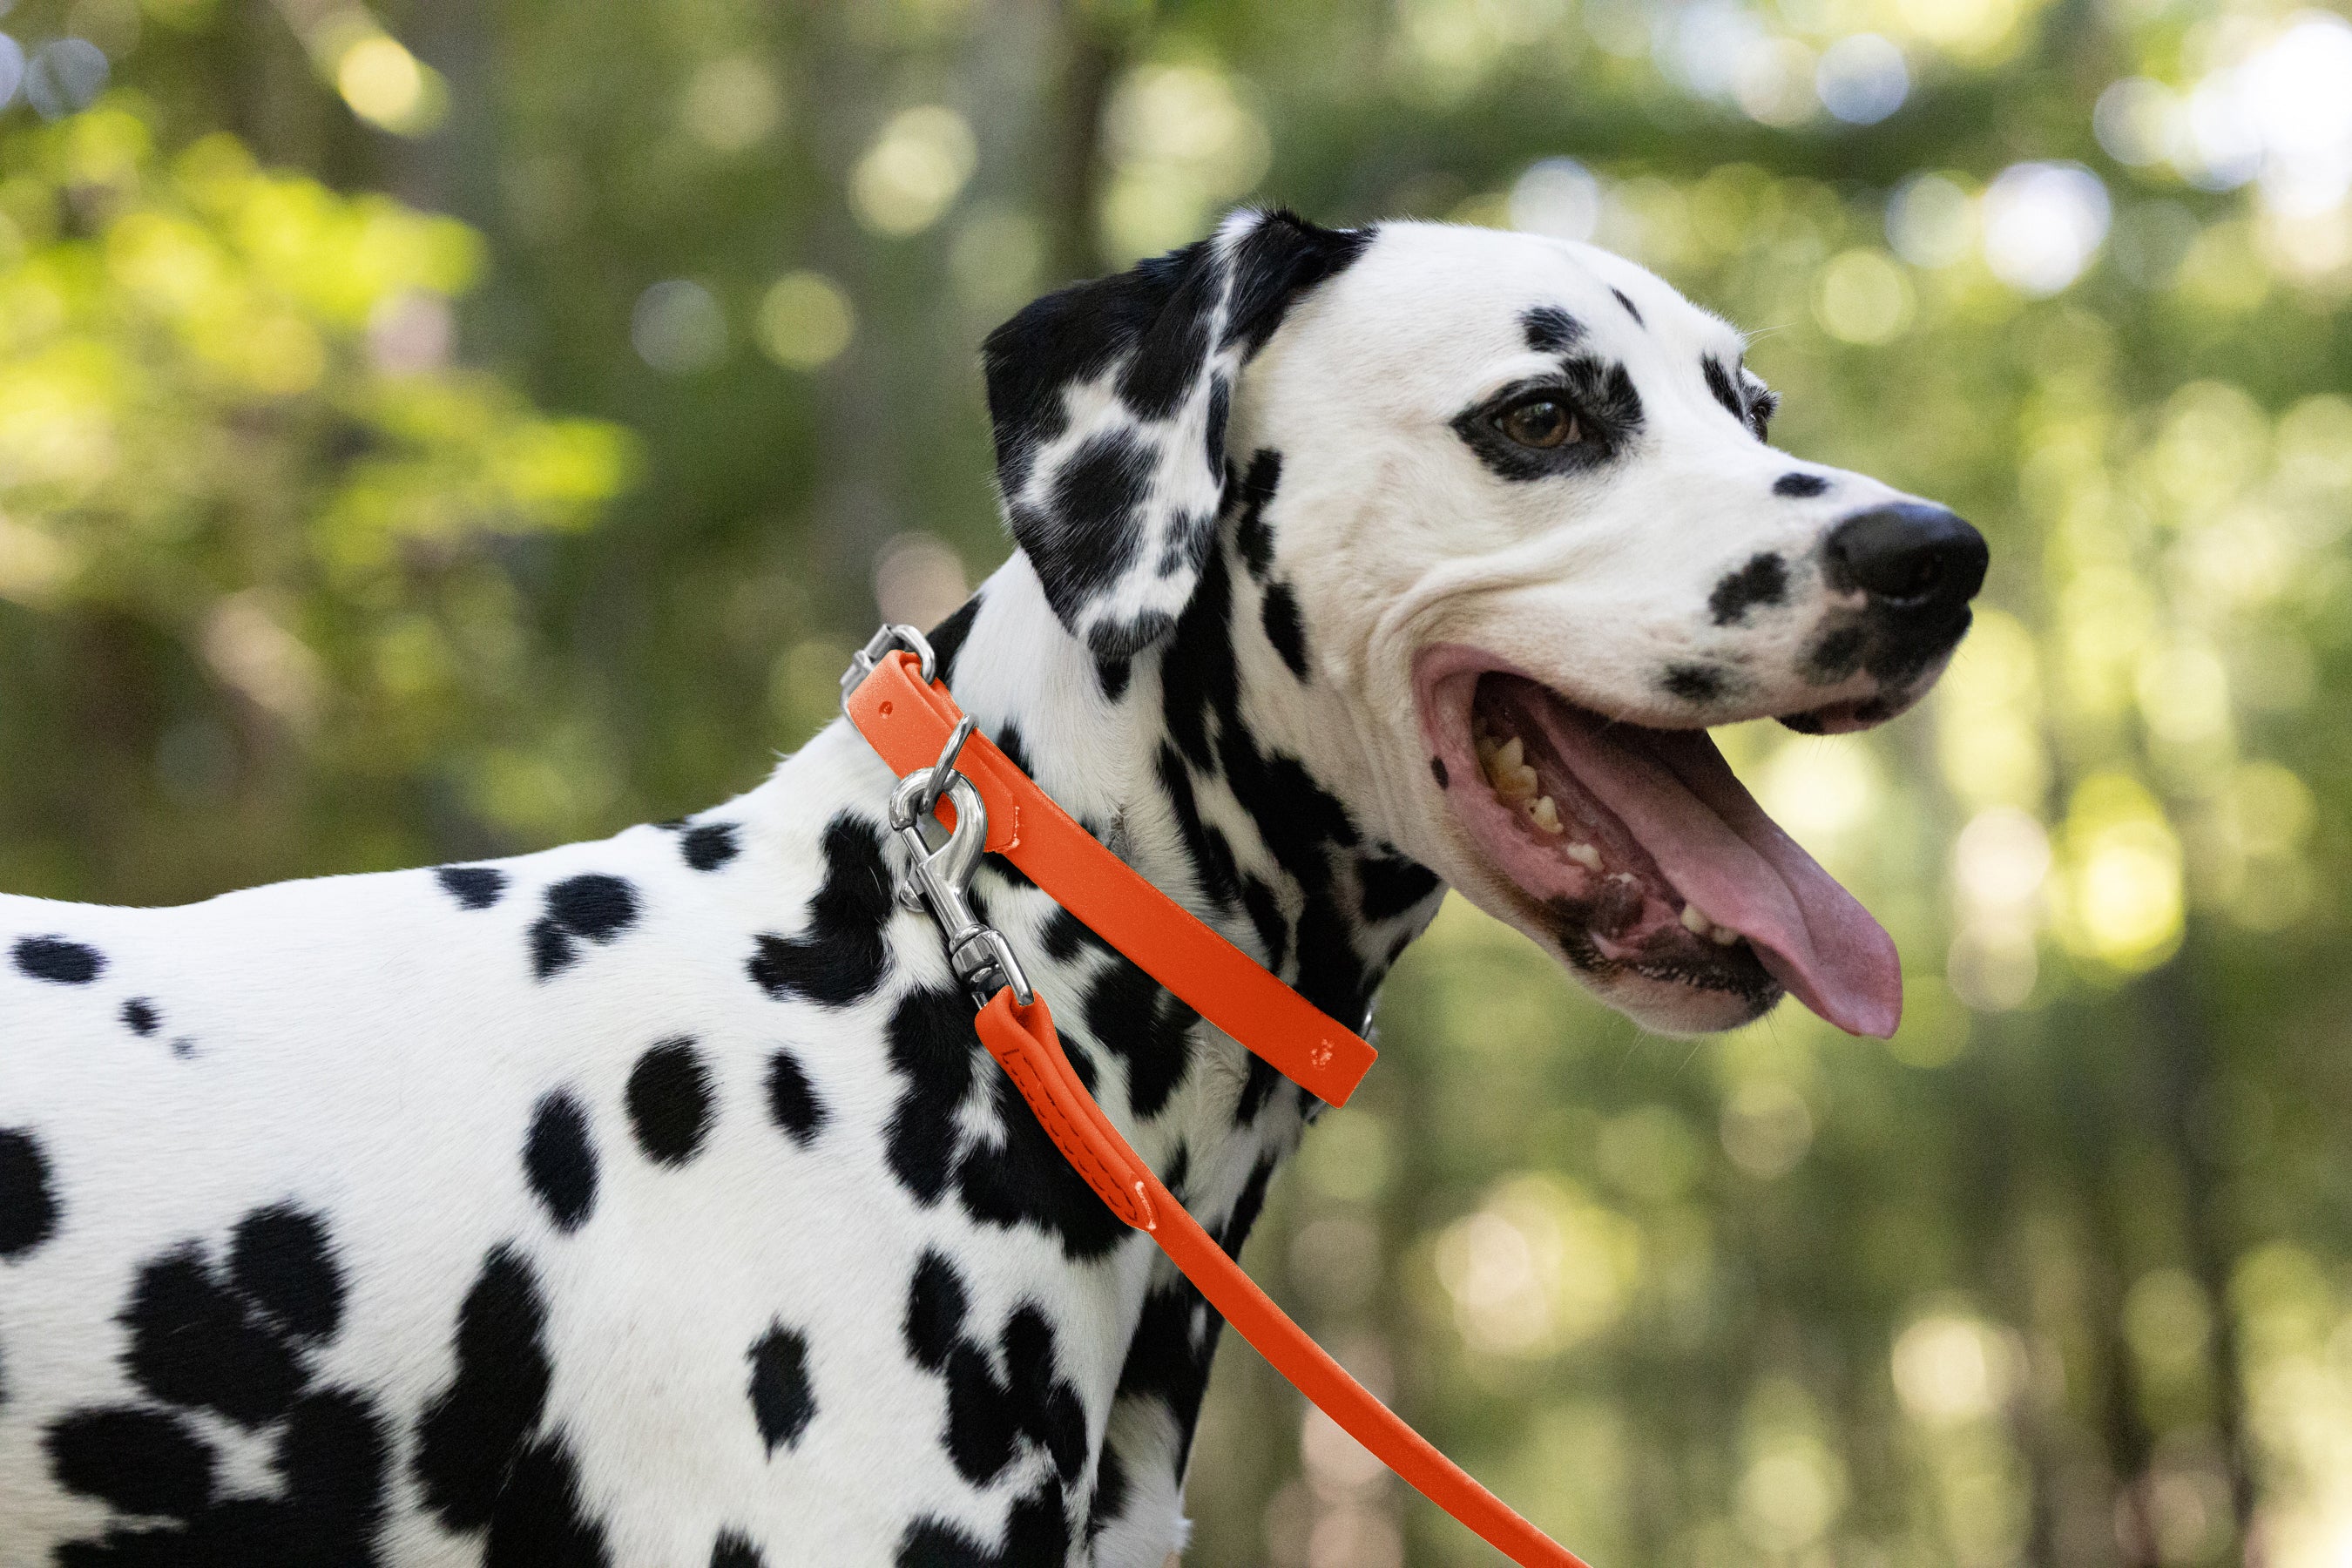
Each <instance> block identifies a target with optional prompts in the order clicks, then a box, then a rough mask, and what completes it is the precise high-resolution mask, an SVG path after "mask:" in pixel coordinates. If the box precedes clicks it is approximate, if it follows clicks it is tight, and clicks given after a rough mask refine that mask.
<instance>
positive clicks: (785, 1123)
mask: <svg viewBox="0 0 2352 1568" xmlns="http://www.w3.org/2000/svg"><path fill="white" fill-rule="evenodd" d="M768 1114H769V1116H770V1117H771V1118H772V1119H773V1120H774V1121H775V1123H776V1125H777V1126H779V1127H781V1128H782V1129H783V1130H784V1131H785V1132H786V1133H787V1134H788V1135H789V1136H790V1137H791V1138H792V1141H793V1142H795V1143H797V1144H799V1145H800V1146H801V1147H802V1148H803V1149H805V1148H807V1147H808V1146H809V1144H810V1143H812V1142H814V1141H815V1139H816V1135H817V1133H818V1132H819V1131H821V1130H823V1128H824V1119H825V1109H824V1100H820V1099H818V1098H817V1092H816V1087H815V1086H814V1084H812V1083H810V1082H809V1077H808V1074H807V1072H805V1071H804V1070H803V1068H802V1067H801V1064H800V1059H799V1058H797V1057H794V1056H793V1053H792V1052H790V1051H788V1050H785V1049H784V1048H782V1047H777V1049H776V1053H775V1054H774V1055H773V1056H772V1057H770V1058H768Z"/></svg>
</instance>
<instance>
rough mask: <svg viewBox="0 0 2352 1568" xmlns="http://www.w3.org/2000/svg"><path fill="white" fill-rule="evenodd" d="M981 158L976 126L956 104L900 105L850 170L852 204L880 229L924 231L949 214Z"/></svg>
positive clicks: (869, 223) (895, 234) (896, 233)
mask: <svg viewBox="0 0 2352 1568" xmlns="http://www.w3.org/2000/svg"><path fill="white" fill-rule="evenodd" d="M979 159H980V150H979V145H978V143H977V142H974V141H973V139H972V134H971V124H970V122H969V121H966V120H965V119H964V117H963V116H962V115H961V114H958V113H957V112H956V111H955V110H952V109H948V108H945V107H943V106H942V105H940V104H936V103H926V104H919V105H917V106H916V107H915V108H912V109H905V110H899V111H898V113H897V114H895V115H893V116H891V118H890V120H889V121H888V122H887V123H886V124H885V125H884V126H883V127H882V130H881V133H880V134H878V135H877V136H876V137H875V139H874V142H873V144H872V145H871V146H869V147H868V148H867V149H866V153H865V155H864V156H863V157H861V158H860V159H858V161H857V165H856V168H855V169H854V170H853V171H852V172H851V174H850V181H849V192H850V200H851V203H852V205H853V206H854V207H855V209H856V213H857V216H858V220H859V221H860V222H862V223H864V224H865V225H866V226H867V227H868V228H870V229H872V230H874V231H875V232H876V233H877V234H884V235H890V236H893V237H902V238H903V237H906V236H908V235H913V234H920V233H921V232H922V231H923V230H925V229H927V228H929V227H930V226H932V225H933V224H935V223H937V222H939V221H940V218H941V217H943V216H946V214H947V210H948V208H949V207H950V205H953V203H954V201H955V199H956V197H957V195H959V194H961V191H962V190H963V187H964V182H965V181H967V180H969V179H971V174H972V169H973V167H974V166H975V165H976V164H977V163H978V162H979Z"/></svg>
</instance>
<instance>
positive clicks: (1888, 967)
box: [1544, 703, 1903, 1039]
mask: <svg viewBox="0 0 2352 1568" xmlns="http://www.w3.org/2000/svg"><path fill="white" fill-rule="evenodd" d="M1544 718H1545V720H1546V721H1547V727H1548V728H1549V729H1550V730H1552V731H1553V732H1554V739H1555V741H1556V742H1558V743H1559V744H1560V745H1561V747H1562V750H1563V752H1564V753H1565V755H1566V756H1567V757H1568V759H1569V760H1570V762H1571V763H1572V764H1573V766H1574V768H1575V772H1576V776H1577V778H1578V779H1579V780H1580V782H1582V783H1583V784H1585V786H1586V787H1587V788H1589V789H1591V791H1592V793H1593V794H1594V795H1597V796H1599V797H1600V799H1601V804H1602V805H1606V806H1607V807H1608V808H1609V809H1610V810H1611V811H1612V812H1615V813H1616V814H1617V817H1618V820H1619V821H1621V822H1622V823H1623V824H1624V825H1625V827H1626V830H1627V831H1628V832H1630V833H1632V834H1633V837H1634V838H1635V839H1636V840H1637V841H1638V842H1639V843H1640V844H1641V846H1642V847H1643V848H1644V849H1646V850H1648V851H1649V852H1650V856H1651V858H1653V859H1654V860H1655V861H1657V863H1658V869H1659V870H1661V871H1663V872H1664V873H1665V875H1666V879H1668V880H1669V881H1671V882H1673V883H1674V885H1675V888H1676V889H1679V890H1680V891H1681V893H1682V895H1683V897H1684V898H1685V899H1686V900H1689V901H1690V902H1692V903H1694V904H1696V905H1697V906H1698V907H1699V908H1700V909H1702V910H1706V913H1707V915H1708V917H1709V918H1710V919H1712V920H1713V921H1715V922H1716V923H1717V925H1726V926H1729V927H1730V928H1731V929H1732V930H1733V931H1738V933H1739V934H1740V935H1742V936H1744V937H1746V938H1747V939H1748V942H1750V943H1752V944H1753V945H1754V946H1755V948H1756V952H1757V955H1758V956H1759V958H1761V959H1762V960H1763V963H1764V967H1765V968H1766V969H1767V970H1769V971H1770V972H1771V974H1772V977H1773V978H1774V979H1776V980H1778V981H1780V984H1783V985H1785V986H1787V987H1788V988H1789V990H1790V994H1793V995H1794V996H1795V997H1796V998H1797V1000H1798V1001H1800V1002H1802V1003H1803V1004H1804V1005H1806V1006H1808V1007H1811V1009H1812V1010H1813V1011H1814V1012H1816V1013H1818V1014H1820V1015H1821V1016H1822V1017H1824V1018H1826V1019H1828V1020H1829V1021H1830V1022H1831V1023H1832V1024H1835V1025H1836V1026H1838V1027H1839V1028H1841V1029H1843V1030H1845V1031H1847V1032H1848V1033H1850V1034H1855V1035H1875V1036H1877V1037H1879V1038H1881V1039H1885V1037H1887V1036H1889V1035H1892V1034H1893V1033H1895V1025H1896V1023H1897V1022H1899V1021H1900V1020H1901V1018H1902V1016H1903V969H1902V964H1901V962H1900V960H1899V959H1898V958H1897V957H1896V955H1895V939H1894V938H1893V937H1890V936H1888V935H1887V934H1886V929H1885V927H1884V926H1882V925H1880V924H1879V923H1878V922H1877V921H1875V920H1873V919H1872V918H1871V915H1870V911H1869V910H1865V909H1864V908H1863V907H1862V905H1861V904H1859V903H1857V902H1856V901H1855V900H1854V897H1853V894H1851V893H1849V892H1847V891H1846V890H1845V889H1843V888H1842V887H1840V886H1838V883H1837V879H1835V878H1833V877H1832V876H1831V875H1830V874H1829V873H1828V872H1827V871H1824V870H1822V868H1821V863H1820V862H1819V861H1817V860H1815V859H1814V858H1812V857H1811V856H1810V855H1808V854H1806V853H1805V851H1804V850H1803V848H1802V847H1800V846H1799V845H1798V843H1797V841H1796V840H1795V839H1793V838H1791V837H1789V836H1788V835H1787V834H1786V833H1783V832H1782V831H1780V824H1779V823H1777V822H1774V821H1773V820H1772V819H1771V818H1770V817H1769V816H1766V815H1765V814H1764V808H1763V807H1762V806H1760V805H1757V804H1756V797H1755V796H1753V795H1749V794H1748V789H1747V786H1746V785H1744V784H1741V783H1740V782H1739V780H1738V778H1737V777H1735V776H1734V775H1733V773H1732V772H1731V766H1730V764H1729V763H1726V762H1725V761H1724V760H1723V753H1722V752H1718V751H1717V750H1716V749H1715V742H1713V741H1712V740H1710V739H1708V738H1707V735H1706V731H1698V730H1637V729H1632V728H1629V727H1627V726H1622V725H1609V726H1604V725H1603V724H1602V723H1601V721H1599V720H1597V719H1595V718H1594V717H1593V716H1591V715H1590V714H1586V713H1584V712H1581V711H1580V710H1573V709H1569V708H1566V707H1563V706H1560V705H1558V704H1552V703H1547V704H1545V713H1544Z"/></svg>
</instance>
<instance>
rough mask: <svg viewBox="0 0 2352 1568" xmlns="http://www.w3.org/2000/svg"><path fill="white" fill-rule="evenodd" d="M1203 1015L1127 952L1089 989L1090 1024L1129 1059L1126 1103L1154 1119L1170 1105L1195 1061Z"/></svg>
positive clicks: (1106, 1043)
mask: <svg viewBox="0 0 2352 1568" xmlns="http://www.w3.org/2000/svg"><path fill="white" fill-rule="evenodd" d="M1200 1019H1201V1016H1200V1015H1199V1014H1198V1013H1195V1012H1194V1011H1192V1008H1190V1007H1188V1006H1186V1005H1184V1004H1183V1003H1182V1002H1181V1001H1179V1000H1177V999H1176V997H1175V996H1174V995H1173V994H1171V993H1170V992H1168V991H1167V990H1165V989H1164V988H1162V987H1161V985H1160V983H1159V982H1158V981H1156V980H1154V979H1152V978H1151V976H1150V975H1149V974H1147V973H1144V972H1143V971H1142V970H1141V969H1140V968H1139V967H1137V966H1136V965H1135V964H1134V963H1131V962H1130V961H1129V960H1128V959H1126V958H1124V957H1118V956H1114V957H1113V959H1112V960H1111V963H1110V965H1109V967H1108V968H1107V969H1105V970H1104V971H1103V973H1102V974H1101V976H1100V977H1099V978H1098V979H1097V980H1096V981H1095V983H1094V984H1092V985H1090V986H1088V987H1087V1005H1086V1027H1087V1033H1088V1034H1089V1035H1091V1036H1093V1037H1094V1038H1095V1040H1096V1042H1097V1044H1099V1045H1101V1046H1102V1047H1103V1048H1105V1049H1106V1050H1109V1051H1114V1052H1116V1053H1118V1056H1120V1057H1121V1058H1124V1059H1125V1061H1126V1062H1127V1099H1128V1106H1129V1109H1130V1110H1133V1111H1134V1112H1135V1114H1136V1115H1138V1116H1139V1117H1143V1118H1145V1119H1147V1120H1148V1119H1150V1118H1151V1117H1154V1116H1157V1115H1159V1114H1160V1112H1161V1111H1162V1110H1166V1109H1167V1107H1168V1099H1169V1096H1171V1094H1173V1093H1174V1092H1175V1090H1176V1086H1177V1085H1178V1084H1179V1083H1181V1081H1183V1078H1184V1071H1185V1069H1186V1068H1188V1067H1190V1066H1191V1065H1192V1026H1193V1025H1194V1024H1197V1023H1199V1022H1200Z"/></svg>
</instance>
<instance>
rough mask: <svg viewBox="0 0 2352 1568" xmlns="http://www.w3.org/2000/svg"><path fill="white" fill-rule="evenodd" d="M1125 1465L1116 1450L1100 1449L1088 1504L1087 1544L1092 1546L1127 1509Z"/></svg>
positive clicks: (1125, 1462) (1106, 1444)
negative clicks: (1093, 1486) (1089, 1543)
mask: <svg viewBox="0 0 2352 1568" xmlns="http://www.w3.org/2000/svg"><path fill="white" fill-rule="evenodd" d="M1127 1493H1128V1481H1127V1461H1125V1460H1124V1459H1121V1458H1119V1457H1118V1448H1117V1447H1114V1446H1112V1445H1111V1444H1108V1443H1105V1444H1104V1445H1103V1451H1102V1458H1098V1459H1097V1460H1096V1461H1095V1489H1094V1495H1093V1496H1092V1497H1091V1498H1089V1499H1088V1500H1087V1541H1088V1542H1092V1541H1093V1540H1094V1539H1095V1538H1096V1537H1097V1536H1098V1535H1100V1534H1101V1533H1102V1532H1103V1530H1104V1528H1105V1527H1106V1526H1108V1525H1111V1524H1115V1523H1117V1522H1118V1516H1119V1513H1120V1512H1121V1510H1124V1509H1125V1508H1126V1507H1127Z"/></svg>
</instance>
